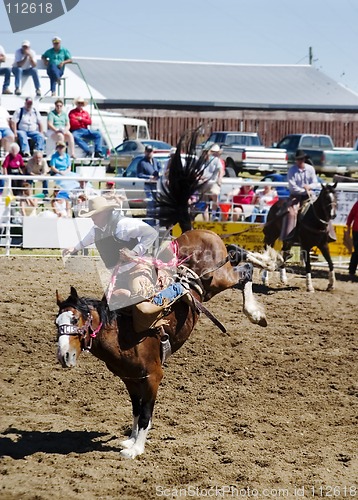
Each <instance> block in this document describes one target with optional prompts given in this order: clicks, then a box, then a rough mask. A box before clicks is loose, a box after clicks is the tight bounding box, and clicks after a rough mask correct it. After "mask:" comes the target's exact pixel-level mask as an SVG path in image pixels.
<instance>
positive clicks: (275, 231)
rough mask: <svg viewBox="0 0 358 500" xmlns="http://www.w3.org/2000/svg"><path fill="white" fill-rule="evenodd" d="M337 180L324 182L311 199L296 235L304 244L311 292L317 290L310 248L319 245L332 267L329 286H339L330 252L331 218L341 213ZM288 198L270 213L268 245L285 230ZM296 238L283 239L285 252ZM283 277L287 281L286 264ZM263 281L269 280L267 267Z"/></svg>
mask: <svg viewBox="0 0 358 500" xmlns="http://www.w3.org/2000/svg"><path fill="white" fill-rule="evenodd" d="M336 186H337V183H335V184H325V185H322V189H321V192H320V194H319V196H318V197H317V198H316V200H315V201H310V202H309V206H308V208H307V210H304V211H303V214H302V215H301V216H299V217H298V223H297V229H296V233H295V237H296V238H298V240H299V242H300V245H301V256H302V258H303V261H304V263H305V268H306V288H307V291H308V292H314V287H313V284H312V277H311V260H310V250H311V249H312V248H313V247H314V246H316V247H318V248H319V250H320V251H321V253H322V255H323V257H324V258H325V259H326V261H327V263H328V267H329V281H328V287H327V290H333V289H334V287H335V274H334V266H333V262H332V259H331V255H330V252H329V247H328V241H329V234H328V224H329V221H330V220H332V219H334V218H335V217H336V213H337V196H336V192H335V188H336ZM284 203H285V201H283V200H279V201H278V202H277V203H275V205H273V206H272V207H271V208H270V211H269V213H268V215H267V220H266V224H265V226H264V229H263V232H264V235H265V238H264V244H265V246H273V245H274V243H275V241H276V240H277V239H278V238H279V236H280V234H281V227H282V222H283V216H284V215H285V213H287V211H285V205H284ZM293 243H294V241H292V240H288V241H284V242H283V246H282V252H283V255H285V254H286V255H287V254H289V252H290V249H291V247H292V245H293ZM280 275H281V281H282V282H283V283H284V284H287V276H286V270H285V267H284V266H282V268H281V270H280ZM263 282H264V284H268V275H267V271H263Z"/></svg>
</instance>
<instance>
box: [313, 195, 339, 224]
mask: <svg viewBox="0 0 358 500" xmlns="http://www.w3.org/2000/svg"><path fill="white" fill-rule="evenodd" d="M323 189H325V188H323ZM327 194H328V197H329V203H327V205H326V206H325V207H323V208H324V212H325V213H326V215H327V217H328V220H325V219H321V218H320V217H319V216H318V215H317V212H316V210H315V206H314V201H313V200H312V199H310V205H311V207H312V210H313V214H314V216H315V217H316V219H317V220H318V221H319V222H321V224H324V225H325V226H327V225H328V223H329V221H330V220H332V219H334V218H335V216H336V209H337V200H336V196H335V193H334V192H333V191H328V193H327ZM317 200H318V198H317ZM317 200H316V201H317Z"/></svg>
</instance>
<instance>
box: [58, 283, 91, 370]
mask: <svg viewBox="0 0 358 500" xmlns="http://www.w3.org/2000/svg"><path fill="white" fill-rule="evenodd" d="M56 299H57V305H58V307H59V313H58V315H57V318H56V321H55V323H56V326H57V341H58V350H57V358H58V360H59V362H60V363H61V365H62V366H63V367H64V368H72V367H74V366H76V362H77V358H78V357H79V355H80V353H81V350H84V349H85V348H86V347H87V345H88V338H89V336H90V335H91V333H90V332H93V326H92V322H93V311H92V310H91V308H90V306H89V305H88V304H86V302H85V301H84V300H83V299H80V298H79V296H78V294H77V291H76V289H75V288H74V287H71V293H70V296H69V297H68V298H67V299H66V300H63V299H62V298H61V297H60V295H59V293H58V291H57V290H56ZM92 336H93V335H92Z"/></svg>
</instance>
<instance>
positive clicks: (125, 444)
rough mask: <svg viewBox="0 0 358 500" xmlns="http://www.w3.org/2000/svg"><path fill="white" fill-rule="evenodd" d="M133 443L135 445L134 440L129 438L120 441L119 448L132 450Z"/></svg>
mask: <svg viewBox="0 0 358 500" xmlns="http://www.w3.org/2000/svg"><path fill="white" fill-rule="evenodd" d="M134 443H135V439H134V438H129V439H125V440H124V441H121V442H120V446H122V448H132V446H133V445H134Z"/></svg>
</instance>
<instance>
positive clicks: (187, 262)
mask: <svg viewBox="0 0 358 500" xmlns="http://www.w3.org/2000/svg"><path fill="white" fill-rule="evenodd" d="M176 242H177V249H178V259H179V262H183V264H181V265H179V268H178V271H179V275H181V276H182V279H183V280H185V281H186V283H187V284H189V287H190V293H189V294H188V297H187V300H179V301H177V302H175V303H174V304H173V305H172V307H171V310H170V311H168V312H169V314H168V316H167V317H166V320H167V321H166V324H165V325H164V326H161V327H160V328H154V329H150V330H147V331H146V332H144V333H142V334H138V333H135V332H134V329H133V324H132V317H131V316H130V315H127V314H122V313H121V311H110V309H109V307H108V305H107V303H106V301H105V299H104V300H94V299H89V298H80V297H79V296H78V294H77V291H76V290H75V288H73V287H71V293H70V295H69V297H68V298H67V299H65V300H64V299H63V298H62V297H60V296H59V295H58V294H57V304H58V306H59V313H58V316H57V319H56V325H57V330H58V334H57V335H58V353H57V357H58V360H59V361H60V363H61V364H62V366H63V367H74V366H76V364H77V360H78V358H79V356H80V353H81V350H90V352H91V353H92V354H93V355H94V356H96V357H97V358H99V359H101V360H102V361H104V363H105V364H106V366H107V368H108V369H109V370H110V371H111V372H112V373H114V375H116V376H118V377H120V378H121V379H122V380H123V382H124V384H125V386H126V388H127V390H128V392H129V395H130V398H131V402H132V408H133V426H132V433H131V435H130V437H129V439H126V440H125V441H123V442H122V443H121V445H122V447H123V450H122V451H121V454H122V456H124V457H127V458H134V457H136V456H137V455H140V454H142V453H143V452H144V446H145V442H146V438H147V434H148V430H149V428H150V425H151V421H152V414H153V408H154V403H155V400H156V396H157V391H158V387H159V384H160V382H161V380H162V377H163V366H162V362H163V345H164V344H165V342H166V345H168V341H169V345H170V348H171V352H175V351H177V350H178V349H179V348H180V347H181V346H182V345H183V344H184V342H185V341H186V340H187V339H188V338H189V335H190V334H191V332H192V331H193V328H194V326H195V324H196V323H197V321H198V319H199V316H200V314H201V312H202V308H201V305H202V303H203V302H206V301H208V300H210V299H211V298H212V297H214V296H215V295H216V294H218V293H220V292H222V291H223V290H226V289H228V288H238V289H241V290H242V293H243V311H244V313H245V314H246V315H247V316H248V318H249V319H250V320H251V321H252V322H253V323H256V324H259V325H261V326H266V324H267V323H266V317H265V313H264V310H263V308H262V306H260V305H259V304H258V302H257V301H256V299H255V297H254V296H253V294H252V281H251V279H252V265H251V264H249V263H246V264H244V265H242V266H235V265H232V263H230V255H229V254H228V252H227V249H226V247H225V245H224V243H223V242H222V240H221V238H220V237H219V236H217V235H216V234H215V233H213V232H211V231H205V230H194V231H188V232H186V233H184V234H182V235H181V236H180V237H179V238H178V239H177V240H176ZM178 279H179V280H180V279H181V278H178ZM233 308H234V310H238V306H237V304H233Z"/></svg>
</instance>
